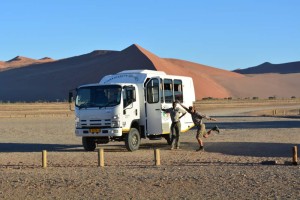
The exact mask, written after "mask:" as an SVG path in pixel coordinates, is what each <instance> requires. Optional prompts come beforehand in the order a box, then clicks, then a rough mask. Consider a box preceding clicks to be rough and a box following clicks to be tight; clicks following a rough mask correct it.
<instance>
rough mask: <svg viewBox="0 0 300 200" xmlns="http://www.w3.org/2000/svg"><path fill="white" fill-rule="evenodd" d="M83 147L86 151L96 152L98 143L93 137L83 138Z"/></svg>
mask: <svg viewBox="0 0 300 200" xmlns="http://www.w3.org/2000/svg"><path fill="white" fill-rule="evenodd" d="M82 145H83V148H84V150H86V151H94V150H95V149H96V141H95V139H94V138H92V137H82Z"/></svg>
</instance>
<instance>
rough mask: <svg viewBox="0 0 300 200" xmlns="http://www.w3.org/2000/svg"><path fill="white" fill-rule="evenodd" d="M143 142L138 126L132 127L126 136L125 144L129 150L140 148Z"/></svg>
mask: <svg viewBox="0 0 300 200" xmlns="http://www.w3.org/2000/svg"><path fill="white" fill-rule="evenodd" d="M140 143H141V137H140V133H139V131H138V130H137V129H136V128H131V129H130V131H129V133H128V134H127V135H126V137H125V146H126V149H127V150H128V151H135V150H138V149H139V147H140Z"/></svg>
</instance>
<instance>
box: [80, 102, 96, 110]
mask: <svg viewBox="0 0 300 200" xmlns="http://www.w3.org/2000/svg"><path fill="white" fill-rule="evenodd" d="M95 106H96V104H94V103H84V104H81V105H80V106H78V107H79V109H82V108H90V107H95Z"/></svg>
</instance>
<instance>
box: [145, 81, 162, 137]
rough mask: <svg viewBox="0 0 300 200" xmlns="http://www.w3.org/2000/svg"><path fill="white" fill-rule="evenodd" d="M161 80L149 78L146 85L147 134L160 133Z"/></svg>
mask: <svg viewBox="0 0 300 200" xmlns="http://www.w3.org/2000/svg"><path fill="white" fill-rule="evenodd" d="M160 99H161V80H160V78H159V77H154V78H151V79H150V80H149V81H148V83H147V85H146V116H147V135H159V134H162V117H161V112H162V111H161V102H160Z"/></svg>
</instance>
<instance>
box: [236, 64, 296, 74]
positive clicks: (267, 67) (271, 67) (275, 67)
mask: <svg viewBox="0 0 300 200" xmlns="http://www.w3.org/2000/svg"><path fill="white" fill-rule="evenodd" d="M234 72H237V73H241V74H265V73H279V74H290V73H300V62H290V63H282V64H272V63H269V62H265V63H263V64H261V65H258V66H255V67H249V68H246V69H236V70H234Z"/></svg>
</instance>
